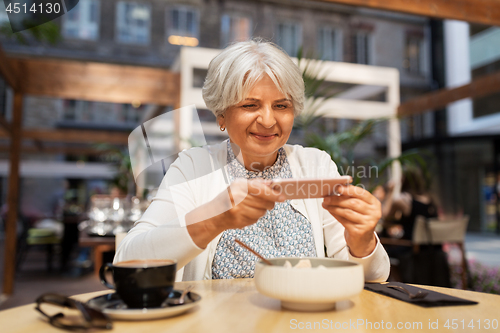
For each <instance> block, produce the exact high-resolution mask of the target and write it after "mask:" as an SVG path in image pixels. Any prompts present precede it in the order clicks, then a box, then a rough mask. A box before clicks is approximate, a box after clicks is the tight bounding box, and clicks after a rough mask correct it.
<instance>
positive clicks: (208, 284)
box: [0, 279, 500, 333]
mask: <svg viewBox="0 0 500 333" xmlns="http://www.w3.org/2000/svg"><path fill="white" fill-rule="evenodd" d="M189 284H193V285H194V287H195V288H194V290H193V291H194V292H196V293H199V294H200V295H201V296H202V300H201V302H200V303H199V305H198V306H196V307H195V308H193V309H191V310H190V311H189V312H188V313H185V314H183V315H179V316H177V317H172V318H165V319H158V320H152V321H142V322H138V321H135V322H132V321H130V322H126V321H115V322H114V329H113V331H115V332H122V333H127V332H130V333H137V332H149V333H153V332H190V333H191V332H204V333H205V332H208V333H209V332H217V333H220V332H252V333H255V332H297V331H309V332H310V331H312V330H306V329H302V330H300V329H299V325H304V328H305V327H306V326H305V325H307V323H311V324H312V325H314V322H317V323H320V324H323V325H326V323H328V325H333V326H332V327H333V328H332V329H330V328H328V329H326V328H323V329H322V330H321V331H337V332H339V331H342V332H385V331H386V330H382V329H380V326H379V329H376V328H375V326H376V325H377V323H378V325H381V324H382V321H383V325H387V323H388V322H390V323H391V324H392V325H393V327H395V325H397V323H398V322H400V323H403V325H404V324H406V323H411V324H412V323H414V322H421V323H422V329H409V330H408V329H407V330H405V329H403V330H395V329H393V330H388V331H389V332H390V331H406V332H498V331H500V328H499V329H496V330H494V329H491V328H490V329H489V330H487V329H485V328H484V326H485V325H486V320H489V321H490V325H491V321H492V320H493V319H496V320H497V321H500V311H499V310H500V296H498V295H491V294H483V293H476V292H471V291H463V290H456V289H446V288H437V287H428V289H432V290H436V291H440V292H444V293H447V294H450V295H454V296H458V297H463V298H467V299H470V300H474V301H477V302H479V304H478V305H467V306H449V307H437V308H422V307H419V306H416V305H411V304H408V303H405V302H402V301H398V300H396V299H393V298H390V297H386V296H382V295H379V294H376V293H372V292H369V291H365V290H364V291H363V292H361V294H360V295H359V296H356V297H353V298H352V299H351V300H347V301H342V302H338V303H337V308H336V310H332V311H326V312H315V313H310V312H294V311H288V310H283V309H281V306H280V302H279V301H278V300H274V299H271V298H268V297H265V296H263V295H261V294H259V293H258V292H257V291H256V289H255V285H254V281H253V279H238V280H212V281H196V282H181V283H177V284H176V288H177V289H182V288H185V287H186V286H188V285H189ZM107 292H109V291H104V292H102V291H101V292H96V293H90V294H83V295H78V296H76V297H75V298H77V299H79V300H82V301H84V300H88V299H90V298H92V297H95V296H97V295H100V294H103V293H107ZM33 296H36V295H33ZM453 319H456V321H455V322H457V323H458V324H459V326H460V327H459V328H458V329H456V330H452V329H446V328H445V327H444V324H445V323H446V321H447V320H450V325H451V323H452V322H451V321H452V320H453ZM462 319H463V320H464V323H465V328H463V329H462V327H461V325H462V324H461V320H462ZM361 320H363V321H364V323H365V324H363V325H360V326H359V327H357V324H358V323H360V321H361ZM471 320H473V321H474V323H475V328H474V329H471V328H468V327H467V325H468V324H469V322H470V321H471ZM478 320H479V321H480V323H481V329H478V326H477V323H478ZM367 321H368V322H371V324H372V329H370V327H369V326H368V328H367V327H366V322H367ZM430 322H432V323H435V322H437V323H438V325H439V329H437V330H436V329H434V330H432V329H429V323H430ZM0 323H1V327H2V332H9V333H10V332H15V333H21V332H26V333H28V332H29V333H32V332H37V333H43V332H62V331H60V330H57V329H55V328H53V327H52V326H50V325H49V324H48V323H47V322H45V320H44V319H43V317H42V316H41V315H40V314H38V312H36V311H35V310H34V305H33V304H30V305H26V306H21V307H17V308H13V309H9V310H4V311H1V312H0ZM353 323H354V326H352V324H353ZM336 324H337V325H339V324H340V325H341V326H342V325H343V326H344V328H343V329H341V328H340V329H335V325H336ZM294 325H296V329H292V328H293V327H294ZM316 325H318V324H316ZM347 325H348V326H349V328H347ZM317 327H318V326H317ZM384 327H385V326H384Z"/></svg>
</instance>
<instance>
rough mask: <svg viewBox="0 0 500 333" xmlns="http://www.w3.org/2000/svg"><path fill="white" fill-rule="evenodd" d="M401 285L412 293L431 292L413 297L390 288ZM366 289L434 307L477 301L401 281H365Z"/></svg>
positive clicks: (468, 303)
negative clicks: (421, 296)
mask: <svg viewBox="0 0 500 333" xmlns="http://www.w3.org/2000/svg"><path fill="white" fill-rule="evenodd" d="M391 285H392V286H400V287H404V288H406V289H407V290H408V291H410V292H411V293H412V294H416V293H417V292H418V291H419V290H421V291H425V292H428V293H429V294H428V295H427V296H425V297H424V298H419V299H415V298H414V299H411V298H410V297H409V296H408V295H407V294H406V293H405V292H403V291H399V290H396V289H392V288H389V286H391ZM365 289H366V290H369V291H373V292H376V293H377V294H382V295H385V296H389V297H392V298H397V299H399V300H400V301H403V302H407V303H411V304H415V305H419V306H422V307H425V308H432V307H436V306H452V305H473V304H477V302H474V301H469V300H467V299H463V298H459V297H454V296H450V295H446V294H442V293H438V292H436V291H432V290H427V289H423V288H418V287H414V286H410V285H407V284H404V283H400V282H389V283H365Z"/></svg>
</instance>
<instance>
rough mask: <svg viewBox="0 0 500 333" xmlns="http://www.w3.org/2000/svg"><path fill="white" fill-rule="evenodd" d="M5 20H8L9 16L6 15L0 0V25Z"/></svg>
mask: <svg viewBox="0 0 500 333" xmlns="http://www.w3.org/2000/svg"><path fill="white" fill-rule="evenodd" d="M5 22H9V16H7V12H6V11H5V4H4V2H3V1H0V25H3V24H4V23H5Z"/></svg>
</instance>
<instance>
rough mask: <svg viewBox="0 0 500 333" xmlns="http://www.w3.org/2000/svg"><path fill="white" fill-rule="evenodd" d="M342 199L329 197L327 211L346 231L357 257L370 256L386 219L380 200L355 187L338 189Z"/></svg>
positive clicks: (324, 205) (351, 250) (326, 200)
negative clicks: (380, 222) (380, 227)
mask: <svg viewBox="0 0 500 333" xmlns="http://www.w3.org/2000/svg"><path fill="white" fill-rule="evenodd" d="M336 191H337V193H338V194H340V196H335V195H332V196H328V197H326V198H325V199H324V200H323V208H325V209H326V210H328V211H329V212H330V214H332V215H333V217H335V218H336V219H337V220H338V221H339V222H340V223H341V224H342V225H343V226H344V228H345V233H344V236H345V240H346V243H347V246H349V251H350V252H351V254H352V255H353V256H354V257H358V258H362V257H366V256H367V255H369V254H370V253H372V252H373V250H374V249H375V246H376V245H377V240H376V238H375V233H374V231H375V227H376V226H377V223H378V221H379V220H380V218H381V216H382V209H381V205H380V201H379V200H377V198H375V197H374V196H373V195H372V194H371V193H370V192H368V191H366V190H365V189H363V188H361V187H357V186H353V185H349V186H341V187H338V188H337V189H336Z"/></svg>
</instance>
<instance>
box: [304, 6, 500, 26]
mask: <svg viewBox="0 0 500 333" xmlns="http://www.w3.org/2000/svg"><path fill="white" fill-rule="evenodd" d="M312 1H323V2H334V3H339V4H344V5H352V6H361V7H368V8H374V9H382V10H389V11H395V12H401V13H407V14H413V15H421V16H428V17H433V18H438V19H450V20H460V21H467V22H473V23H480V24H486V25H500V2H499V1H498V0H312Z"/></svg>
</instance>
